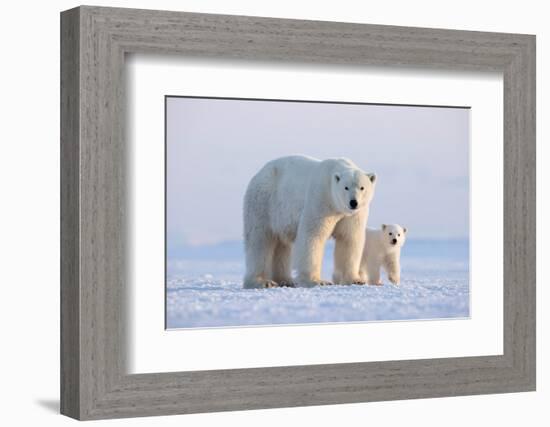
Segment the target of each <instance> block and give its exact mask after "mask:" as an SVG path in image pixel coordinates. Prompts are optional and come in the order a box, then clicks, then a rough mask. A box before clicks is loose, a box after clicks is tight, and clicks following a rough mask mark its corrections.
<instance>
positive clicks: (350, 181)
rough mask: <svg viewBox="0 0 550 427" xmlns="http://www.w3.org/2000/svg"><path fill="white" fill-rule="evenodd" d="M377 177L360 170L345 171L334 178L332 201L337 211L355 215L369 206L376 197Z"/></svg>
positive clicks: (336, 174)
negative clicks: (373, 197)
mask: <svg viewBox="0 0 550 427" xmlns="http://www.w3.org/2000/svg"><path fill="white" fill-rule="evenodd" d="M375 183H376V175H375V174H373V173H365V172H363V171H360V170H358V169H351V168H350V169H345V170H343V171H340V172H336V173H335V174H334V176H333V177H332V200H333V201H334V205H335V207H336V209H337V210H338V211H339V212H341V213H343V214H345V215H353V214H355V213H357V212H358V211H359V210H361V209H363V208H365V207H366V206H368V204H369V203H370V201H371V200H372V196H373V195H374V187H375Z"/></svg>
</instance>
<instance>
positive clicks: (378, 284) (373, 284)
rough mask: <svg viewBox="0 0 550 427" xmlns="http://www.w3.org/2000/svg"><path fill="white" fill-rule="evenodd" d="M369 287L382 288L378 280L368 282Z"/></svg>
mask: <svg viewBox="0 0 550 427" xmlns="http://www.w3.org/2000/svg"><path fill="white" fill-rule="evenodd" d="M369 285H371V286H382V282H381V281H380V280H378V281H374V280H369Z"/></svg>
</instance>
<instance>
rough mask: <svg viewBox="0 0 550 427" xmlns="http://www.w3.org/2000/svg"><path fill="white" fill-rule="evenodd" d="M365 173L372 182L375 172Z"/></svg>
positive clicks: (374, 179)
mask: <svg viewBox="0 0 550 427" xmlns="http://www.w3.org/2000/svg"><path fill="white" fill-rule="evenodd" d="M366 175H367V176H368V177H369V179H370V182H372V183H373V184H374V183H375V182H376V174H375V173H367V174H366Z"/></svg>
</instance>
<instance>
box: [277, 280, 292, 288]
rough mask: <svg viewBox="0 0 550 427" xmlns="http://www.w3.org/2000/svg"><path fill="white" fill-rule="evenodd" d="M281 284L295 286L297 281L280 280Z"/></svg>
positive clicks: (288, 286)
mask: <svg viewBox="0 0 550 427" xmlns="http://www.w3.org/2000/svg"><path fill="white" fill-rule="evenodd" d="M279 286H280V287H282V288H295V287H296V282H294V281H293V280H280V281H279Z"/></svg>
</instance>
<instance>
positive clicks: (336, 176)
mask: <svg viewBox="0 0 550 427" xmlns="http://www.w3.org/2000/svg"><path fill="white" fill-rule="evenodd" d="M334 179H335V180H336V182H340V175H339V174H337V173H335V174H334Z"/></svg>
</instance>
